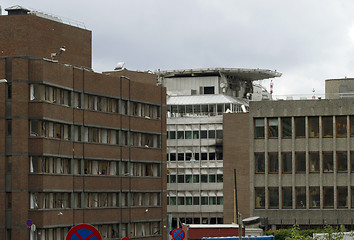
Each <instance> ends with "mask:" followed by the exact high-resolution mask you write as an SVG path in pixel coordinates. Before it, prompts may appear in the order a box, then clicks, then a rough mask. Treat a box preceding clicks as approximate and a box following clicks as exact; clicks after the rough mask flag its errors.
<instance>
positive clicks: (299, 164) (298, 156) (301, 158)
mask: <svg viewBox="0 0 354 240" xmlns="http://www.w3.org/2000/svg"><path fill="white" fill-rule="evenodd" d="M295 168H296V172H298V173H299V172H305V171H306V154H305V153H304V152H297V153H295Z"/></svg>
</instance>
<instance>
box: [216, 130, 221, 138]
mask: <svg viewBox="0 0 354 240" xmlns="http://www.w3.org/2000/svg"><path fill="white" fill-rule="evenodd" d="M216 138H217V139H222V130H216Z"/></svg>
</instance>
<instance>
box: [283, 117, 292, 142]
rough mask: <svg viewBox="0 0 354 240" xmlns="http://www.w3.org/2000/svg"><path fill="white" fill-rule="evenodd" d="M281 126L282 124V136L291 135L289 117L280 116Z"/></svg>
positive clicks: (287, 136)
mask: <svg viewBox="0 0 354 240" xmlns="http://www.w3.org/2000/svg"><path fill="white" fill-rule="evenodd" d="M281 126H282V137H283V138H289V137H291V136H292V129H291V118H281Z"/></svg>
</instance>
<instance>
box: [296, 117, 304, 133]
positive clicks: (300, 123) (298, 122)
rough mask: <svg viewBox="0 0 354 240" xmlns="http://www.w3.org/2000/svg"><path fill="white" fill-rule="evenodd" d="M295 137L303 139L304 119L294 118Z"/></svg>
mask: <svg viewBox="0 0 354 240" xmlns="http://www.w3.org/2000/svg"><path fill="white" fill-rule="evenodd" d="M295 137H305V117H296V118H295Z"/></svg>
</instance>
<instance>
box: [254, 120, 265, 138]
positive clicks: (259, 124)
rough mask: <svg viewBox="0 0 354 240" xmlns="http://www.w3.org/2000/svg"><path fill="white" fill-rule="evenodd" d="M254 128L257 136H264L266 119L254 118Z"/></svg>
mask: <svg viewBox="0 0 354 240" xmlns="http://www.w3.org/2000/svg"><path fill="white" fill-rule="evenodd" d="M254 129H255V137H256V138H264V119H263V118H259V119H255V120H254Z"/></svg>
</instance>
